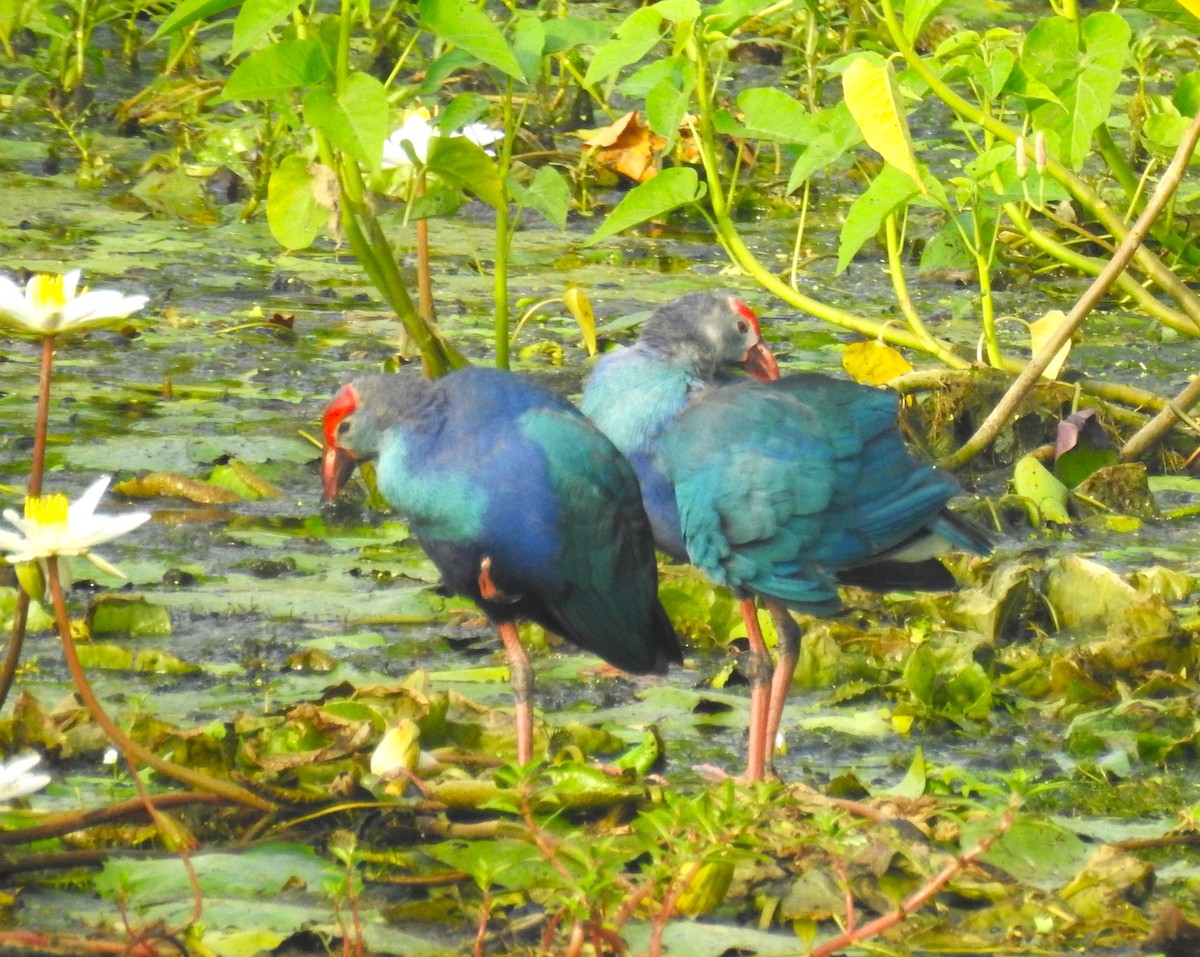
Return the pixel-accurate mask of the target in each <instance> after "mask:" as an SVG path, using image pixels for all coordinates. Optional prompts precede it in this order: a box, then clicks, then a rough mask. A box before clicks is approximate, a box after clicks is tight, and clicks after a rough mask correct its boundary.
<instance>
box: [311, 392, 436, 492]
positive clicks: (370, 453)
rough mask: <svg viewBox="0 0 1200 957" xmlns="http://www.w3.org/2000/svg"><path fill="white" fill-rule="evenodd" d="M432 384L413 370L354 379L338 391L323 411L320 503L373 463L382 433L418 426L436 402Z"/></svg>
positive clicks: (377, 452)
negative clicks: (364, 463) (404, 425)
mask: <svg viewBox="0 0 1200 957" xmlns="http://www.w3.org/2000/svg"><path fill="white" fill-rule="evenodd" d="M438 395H439V391H438V390H437V388H436V386H435V383H433V382H428V381H426V380H425V379H423V378H422V377H421V376H420V374H419V373H418V372H417V370H416V369H411V370H402V371H401V372H398V373H393V374H381V375H369V376H363V377H362V378H359V379H355V380H354V381H353V382H351V383H350V384H349V385H344V386H342V388H341V389H340V390H338V393H337V395H335V396H334V397H333V401H332V402H330V403H329V406H328V408H326V409H325V418H324V427H325V453H324V455H323V456H322V458H321V476H322V479H323V480H324V483H325V498H326V499H330V500H331V499H333V497H334V496H335V495H337V493H338V491H339V490H340V489H341V487H342V486H343V485H345V484H346V481H347V480H348V479H349V478H350V476H351V474H352V473H353V472H354V468H355V466H356V465H358V463H359V462H360V461H365V460H369V459H373V458H375V456H376V455H378V454H379V446H380V443H381V442H382V441H383V434H384V432H386V431H387V429H388V428H389V427H390V426H392V425H395V424H397V423H399V422H404V421H411V422H420V421H423V420H425V419H426V418H427V415H428V410H429V407H430V404H431V403H435V402H436V401H437V396H438Z"/></svg>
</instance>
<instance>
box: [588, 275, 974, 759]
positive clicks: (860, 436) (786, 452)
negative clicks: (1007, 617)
mask: <svg viewBox="0 0 1200 957" xmlns="http://www.w3.org/2000/svg"><path fill="white" fill-rule="evenodd" d="M742 371H746V372H749V373H751V375H752V376H754V378H747V377H746V376H744V375H741V374H740V373H741V372H742ZM582 408H583V411H584V412H585V413H586V414H587V415H588V416H590V417H591V419H592V420H593V421H594V422H595V423H596V424H597V425H599V426H600V428H601V430H602V431H604V432H605V433H606V434H607V435H608V436H609V437H610V438H611V439H612V440H613V442H614V443H615V444H616V446H617V448H619V449H620V450H621V451H622V452H624V453H625V454H626V455H627V456H628V457H629V460H630V462H631V464H632V465H633V467H634V470H635V471H636V473H637V476H638V480H639V482H640V483H641V488H642V497H643V501H644V502H645V504H646V510H647V512H648V513H649V515H650V521H651V525H652V527H653V529H654V536H655V542H656V544H657V545H658V547H659V548H661V549H662V550H663V551H665V552H667V553H668V554H669V555H671V556H672V557H674V558H676V559H678V560H688V561H691V563H692V564H694V565H696V566H697V567H698V568H700V569H701V570H702V571H704V572H705V573H706V574H708V576H709V577H710V578H712V579H713V580H714V581H716V582H718V583H719V584H723V585H727V586H728V587H730V588H731V589H733V591H734V592H735V594H736V595H737V596H738V598H739V600H740V602H741V608H742V616H743V619H744V621H745V624H746V631H747V635H748V637H749V639H750V645H751V655H750V664H749V669H748V671H749V678H750V683H751V698H750V741H749V745H748V748H749V753H748V758H747V762H746V777H747V778H748V779H750V780H758V779H760V778H762V777H763V775H764V774H765V771H766V768H767V767H769V766H770V763H771V756H772V755H773V753H774V743H775V737H776V733H777V732H778V729H779V724H780V721H781V719H782V714H783V706H784V703H785V701H786V698H787V692H788V689H789V687H790V685H791V681H792V676H793V674H794V672H795V668H796V661H797V657H798V651H799V637H800V633H799V629H798V627H797V625H796V623H795V621H794V620H793V619H792V617H791V616H790V615H789V614H788V613H787V611H786V610H785V609H786V608H790V609H794V610H796V611H801V612H804V613H807V614H811V615H819V616H829V615H833V614H835V613H836V612H838V611H839V610H840V608H841V607H842V606H841V601H840V599H839V598H838V592H837V586H838V585H839V584H854V585H859V586H862V587H867V588H874V589H877V590H885V589H892V588H917V589H925V590H946V589H949V588H952V587H954V579H953V578H952V577H951V576H950V574H949V572H948V571H947V570H946V568H945V567H944V566H943V565H942V564H941V562H939V561H938V560H937V558H936V556H937V555H939V554H942V553H943V552H946V551H950V550H953V549H958V550H963V551H968V552H973V553H975V554H978V555H984V554H987V553H988V552H989V551H990V549H991V546H990V544H989V542H988V539H987V536H986V535H985V534H984V533H983V532H982V531H981V530H980V529H978V528H976V527H974V526H973V525H971V524H970V523H968V522H966V521H965V520H963V519H960V518H958V517H956V516H955V515H953V514H952V513H951V512H949V511H948V510H947V509H946V503H947V502H948V501H949V500H950V498H951V497H953V496H954V494H955V493H956V492H957V491H958V483H957V481H955V479H954V478H953V476H951V475H949V474H947V473H945V472H942V471H939V470H938V469H936V468H934V467H932V466H930V465H927V464H924V463H921V462H919V461H917V460H916V459H914V458H913V456H912V455H911V454H910V453H909V451H908V449H907V447H906V446H905V444H904V440H903V437H902V436H901V434H900V431H899V429H898V428H897V425H896V415H897V396H896V394H895V393H894V392H889V391H884V390H881V389H875V388H871V387H868V386H863V385H859V384H857V383H855V382H851V381H848V380H844V379H836V378H833V377H831V376H827V375H821V374H818V373H805V374H799V375H789V376H786V377H783V378H779V369H778V366H777V365H776V362H775V359H774V356H773V355H772V354H771V352H770V350H769V349H768V348H767V347H766V345H765V344H764V343H763V340H762V335H761V333H760V330H759V325H758V320H757V318H756V317H755V315H754V313H753V312H752V311H751V310H750V309H749V308H748V307H747V306H746V305H745V304H744V303H742V302H740V301H738V300H737V299H735V298H733V297H731V296H728V295H723V294H718V293H711V292H701V293H691V294H689V295H686V296H683V297H681V298H679V299H676V300H674V301H672V302H670V303H668V304H667V305H665V306H663V307H661V308H660V309H658V310H657V311H656V312H655V313H654V314H653V315H652V316H651V317H650V318H649V319H648V320H647V321H646V324H645V326H644V327H643V329H642V332H641V335H640V336H639V338H638V340H637V342H636V343H635V344H634V345H633V346H631V347H629V348H626V349H619V350H616V351H614V352H611V353H609V354H607V355H605V356H604V357H603V358H602V359H601V360H600V361H599V362H598V363H597V364H596V367H595V369H594V370H593V372H592V374H591V377H590V378H589V380H588V382H587V385H586V387H585V389H584V395H583V405H582ZM755 595H761V596H762V597H763V598H764V600H765V601H766V604H767V607H768V609H769V610H770V611H771V614H772V617H773V619H774V621H775V623H776V626H777V631H778V632H779V643H778V648H777V652H778V661H777V664H776V667H775V673H774V677H773V678H771V673H770V657H769V655H768V653H767V650H766V646H765V644H764V643H763V640H762V635H761V633H760V631H759V627H758V618H757V614H756V611H755V607H754V596H755Z"/></svg>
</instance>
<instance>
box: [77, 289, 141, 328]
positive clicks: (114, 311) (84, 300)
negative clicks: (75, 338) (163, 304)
mask: <svg viewBox="0 0 1200 957" xmlns="http://www.w3.org/2000/svg"><path fill="white" fill-rule="evenodd" d="M148 300H149V297H148V296H126V295H125V294H124V293H120V292H117V291H116V290H115V289H96V290H93V291H92V292H85V293H84V294H83V295H82V296H80V297H79V298H78V299H74V300H69V301H68V302H67V304H66V305H65V306H63V308H62V324H63V327H64V328H71V327H75V328H78V327H80V326H82V325H84V324H87V323H92V324H94V323H97V322H105V321H107V320H109V319H124V318H125V317H126V316H128V315H129V314H130V313H134V312H137V311H138V310H139V309H141V308H142V306H144V305H146V303H147V301H148Z"/></svg>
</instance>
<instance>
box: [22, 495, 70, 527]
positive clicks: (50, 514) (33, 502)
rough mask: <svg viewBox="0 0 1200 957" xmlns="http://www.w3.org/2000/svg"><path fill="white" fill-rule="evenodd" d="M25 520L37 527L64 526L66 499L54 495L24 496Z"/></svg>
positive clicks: (63, 496) (62, 496) (65, 521)
mask: <svg viewBox="0 0 1200 957" xmlns="http://www.w3.org/2000/svg"><path fill="white" fill-rule="evenodd" d="M25 518H26V520H28V521H30V522H36V523H37V524H38V525H42V526H45V525H66V524H67V497H66V496H65V495H61V494H55V495H26V496H25Z"/></svg>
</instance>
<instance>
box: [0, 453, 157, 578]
mask: <svg viewBox="0 0 1200 957" xmlns="http://www.w3.org/2000/svg"><path fill="white" fill-rule="evenodd" d="M108 483H109V477H108V476H107V475H106V476H104V477H102V478H100V479H98V480H97V481H96V482H93V483H92V485H91V486H90V487H89V488H88V489H87V491H85V492H84V493H83V495H82V496H81V497H80V498H79V500H78V501H76V502H74V503H73V504H69V505H68V506H67V512H66V515H65V517H64V518H63V519H59V520H58V521H46V520H45V517H44V516H43V517H42V521H41V522H39V521H38V520H36V519H26V518H22V517H20V516H19V515H17V513H16V512H15V511H13V510H12V509H8V510H6V511H5V512H4V518H5V519H6V520H7V521H8V522H9V523H11V524H12V525H13V526H14V527H16V528H17V530H18V531H19V532H20V534H19V535H18V534H14V533H13V532H7V531H0V553H4V552H6V553H8V561H10V562H12V563H14V564H15V563H17V562H21V561H32V560H34V559H42V558H47V557H49V556H51V555H86V554H87V552H88V549H89V548H91V547H92V546H93V545H99V544H101V543H102V542H108V541H112V540H113V539H114V538H119V537H120V536H122V535H125V534H126V533H128V532H130V531H132V530H133V529H135V528H137V527H138V526H139V525H141V524H143V523H144V522H147V521H149V520H150V513H149V512H126V513H124V514H121V515H99V514H97V513H96V507H97V506H98V505H99V504H100V498H101V496H103V495H104V492H105V490H106V489H107V488H108ZM64 519H65V520H64ZM101 561H103V559H101ZM110 567H111V566H110Z"/></svg>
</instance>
